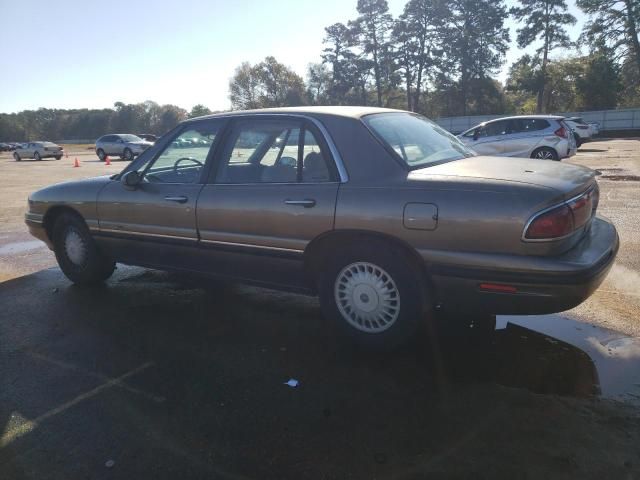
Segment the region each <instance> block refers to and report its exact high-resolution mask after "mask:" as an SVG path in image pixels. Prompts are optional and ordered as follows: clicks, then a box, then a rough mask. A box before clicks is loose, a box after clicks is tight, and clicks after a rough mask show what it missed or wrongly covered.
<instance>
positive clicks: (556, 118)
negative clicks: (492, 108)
mask: <svg viewBox="0 0 640 480" xmlns="http://www.w3.org/2000/svg"><path fill="white" fill-rule="evenodd" d="M518 118H540V119H543V120H563V119H564V118H565V117H563V116H561V115H513V116H511V117H500V118H493V119H491V120H487V121H486V122H483V123H489V122H495V121H496V120H514V119H518Z"/></svg>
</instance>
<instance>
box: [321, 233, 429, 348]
mask: <svg viewBox="0 0 640 480" xmlns="http://www.w3.org/2000/svg"><path fill="white" fill-rule="evenodd" d="M413 265H415V262H412V261H411V260H410V259H409V257H408V255H407V254H406V253H405V252H404V251H403V250H401V249H400V248H397V247H395V246H394V245H392V244H389V243H387V242H383V241H378V240H365V241H363V242H362V244H361V245H358V246H357V247H356V246H353V247H349V248H346V249H345V250H344V251H342V252H340V253H337V254H335V255H334V256H333V257H331V258H329V259H328V260H327V264H326V266H325V268H323V270H322V272H321V273H320V275H319V278H318V290H319V296H320V305H321V307H322V311H323V313H324V315H325V317H327V318H328V319H330V320H332V321H334V323H335V324H336V325H337V327H338V329H339V330H340V331H341V332H342V333H343V334H344V335H346V336H347V337H349V338H350V339H351V340H353V341H355V343H357V344H358V345H360V346H363V347H365V348H369V349H374V350H392V349H395V348H397V347H399V346H401V345H403V344H404V343H407V342H408V340H409V339H410V338H411V337H412V336H414V334H415V333H416V331H417V330H418V328H419V327H420V325H421V323H422V322H423V321H424V320H425V313H426V311H427V308H426V305H427V300H428V294H427V285H426V282H425V281H424V279H423V275H422V274H421V272H420V271H419V270H418V269H417V268H415V267H414V266H413ZM354 266H355V267H354ZM358 267H362V268H364V269H365V271H363V272H360V271H358V273H357V274H358V275H361V274H363V275H374V277H372V278H375V275H378V278H379V279H381V280H382V281H383V282H384V285H383V287H382V288H383V289H384V291H385V295H386V296H387V298H386V299H384V300H383V301H384V302H386V303H385V304H386V305H387V307H385V308H389V309H390V310H386V311H387V312H391V313H390V314H383V313H380V312H382V311H383V310H384V309H383V308H382V303H380V302H379V299H380V295H378V294H377V293H376V291H375V289H372V290H366V289H367V288H369V289H371V287H370V286H367V284H366V283H361V284H358V283H357V282H358V281H361V280H359V279H358V278H355V277H356V274H351V276H349V275H350V272H351V270H349V269H353V268H356V269H357V268H358ZM369 269H370V270H369ZM380 272H382V273H380ZM385 277H386V278H385ZM341 279H342V280H345V279H348V281H349V282H353V283H352V285H351V286H353V287H354V288H352V289H351V290H350V291H351V292H353V294H352V295H351V296H349V295H348V294H347V293H345V292H347V291H348V290H346V287H345V285H344V284H343V283H342V282H341ZM362 282H364V280H362ZM370 285H371V284H370ZM388 287H389V288H388ZM359 289H364V290H359ZM363 291H364V292H366V293H369V292H372V294H371V297H372V299H370V298H369V296H368V295H367V294H364V293H358V292H363ZM339 295H343V300H342V301H341V302H340V303H341V304H342V306H339V304H338V302H339V300H338V297H339ZM396 297H397V299H396ZM345 298H347V300H345ZM356 298H359V301H358V300H356ZM349 299H350V300H349ZM394 301H395V304H394ZM345 302H347V304H350V305H351V306H353V307H354V308H353V309H352V310H348V309H347V307H345ZM363 302H365V303H363ZM368 302H371V303H368ZM357 305H363V306H364V307H366V308H369V307H373V306H375V309H374V310H372V311H373V312H374V316H375V317H376V320H375V321H373V322H369V325H366V322H367V321H369V320H362V318H360V317H359V314H358V312H360V313H362V312H364V311H363V310H358V308H357ZM348 311H351V314H352V316H351V319H349V318H348V316H347V315H348V313H347V312H348ZM343 312H344V313H343ZM394 312H395V313H394ZM380 315H387V316H386V317H383V318H381V317H380ZM358 322H360V326H359V327H356V326H355V324H356V323H358ZM382 322H386V325H385V324H383V323H382ZM374 323H376V324H378V327H375V326H374Z"/></svg>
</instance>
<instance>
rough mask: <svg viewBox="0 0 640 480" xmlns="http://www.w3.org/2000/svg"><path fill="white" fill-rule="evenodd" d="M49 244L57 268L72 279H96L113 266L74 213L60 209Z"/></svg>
mask: <svg viewBox="0 0 640 480" xmlns="http://www.w3.org/2000/svg"><path fill="white" fill-rule="evenodd" d="M53 245H54V252H55V254H56V259H57V260H58V265H60V269H61V270H62V272H63V273H64V274H65V275H66V277H67V278H68V279H69V280H71V281H72V282H73V283H76V284H79V285H92V284H96V283H100V282H102V281H104V280H106V279H107V278H109V277H110V276H111V274H112V273H113V270H114V269H115V262H114V261H113V260H111V259H110V258H108V257H107V256H105V255H104V254H103V253H102V252H100V250H99V249H98V246H97V245H96V243H95V241H94V240H93V237H91V233H90V232H89V229H88V228H87V226H86V224H85V223H84V221H83V220H82V219H81V218H79V217H78V216H77V215H73V214H70V213H63V214H62V215H60V216H59V217H58V218H57V219H56V222H55V224H54V226H53Z"/></svg>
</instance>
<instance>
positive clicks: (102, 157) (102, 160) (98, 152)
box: [96, 148, 107, 162]
mask: <svg viewBox="0 0 640 480" xmlns="http://www.w3.org/2000/svg"><path fill="white" fill-rule="evenodd" d="M96 155H98V158H99V159H100V161H101V162H104V159H105V157H106V156H107V155H106V154H105V153H104V150H103V149H101V148H99V149H98V150H96Z"/></svg>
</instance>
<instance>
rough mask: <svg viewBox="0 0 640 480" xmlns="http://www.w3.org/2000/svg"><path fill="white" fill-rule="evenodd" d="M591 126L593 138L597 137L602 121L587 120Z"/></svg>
mask: <svg viewBox="0 0 640 480" xmlns="http://www.w3.org/2000/svg"><path fill="white" fill-rule="evenodd" d="M587 125H589V128H590V129H591V138H593V137H595V136H596V135H598V134H599V133H600V123H599V122H587Z"/></svg>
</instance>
